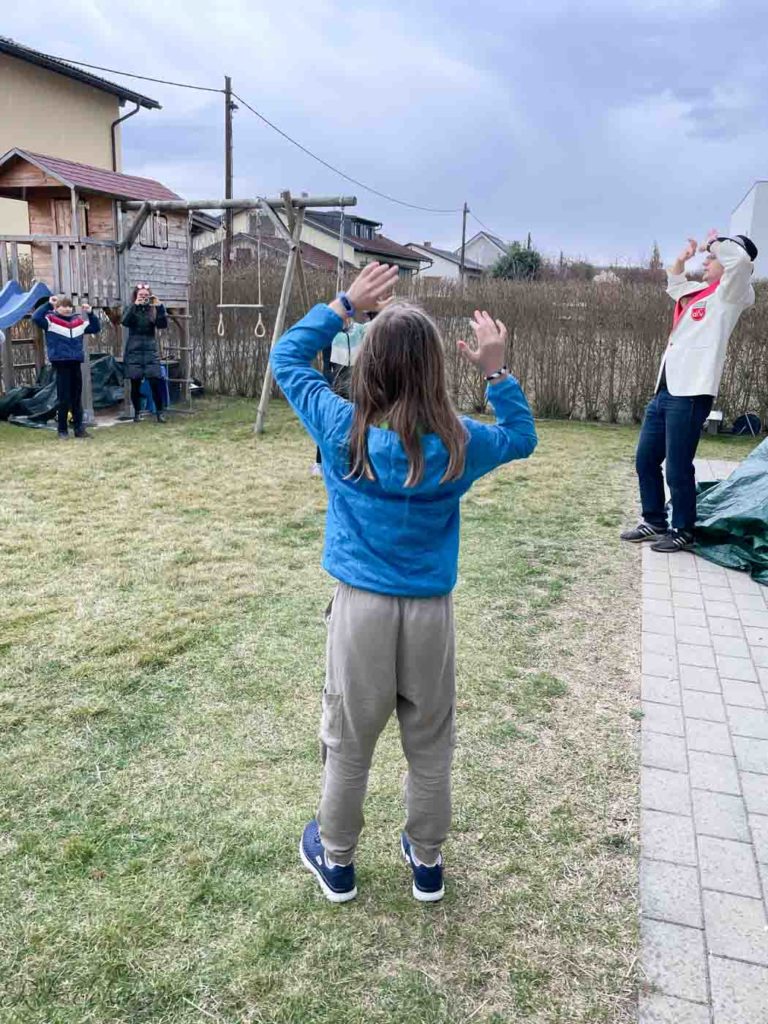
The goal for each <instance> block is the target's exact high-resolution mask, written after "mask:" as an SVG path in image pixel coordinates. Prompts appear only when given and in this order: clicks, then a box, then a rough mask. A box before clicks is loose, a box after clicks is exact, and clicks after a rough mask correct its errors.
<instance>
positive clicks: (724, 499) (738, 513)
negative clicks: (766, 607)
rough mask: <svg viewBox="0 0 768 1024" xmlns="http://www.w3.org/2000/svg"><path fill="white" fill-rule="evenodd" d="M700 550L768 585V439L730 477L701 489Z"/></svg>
mask: <svg viewBox="0 0 768 1024" xmlns="http://www.w3.org/2000/svg"><path fill="white" fill-rule="evenodd" d="M695 550H696V554H697V555H701V557H702V558H708V559H709V561H710V562H717V564H718V565H723V566H725V567H726V568H728V569H741V570H743V571H746V572H749V573H751V574H752V578H753V579H754V580H756V581H757V582H758V583H763V584H765V585H766V586H768V438H766V439H765V440H764V441H763V442H762V444H760V445H758V447H757V448H755V450H754V451H753V452H752V453H751V455H749V456H748V457H747V458H746V459H745V460H744V462H742V463H741V465H740V466H739V467H738V468H737V469H735V470H734V471H733V473H731V475H730V476H729V477H728V479H727V480H723V481H721V482H720V483H717V484H709V485H705V486H703V487H702V488H701V491H700V493H699V496H698V499H697V522H696V547H695Z"/></svg>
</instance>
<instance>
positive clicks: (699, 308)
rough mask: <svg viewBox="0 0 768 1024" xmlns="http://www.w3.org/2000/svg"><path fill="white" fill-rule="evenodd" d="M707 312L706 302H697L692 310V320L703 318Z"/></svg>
mask: <svg viewBox="0 0 768 1024" xmlns="http://www.w3.org/2000/svg"><path fill="white" fill-rule="evenodd" d="M706 313H707V304H706V302H697V303H696V305H695V306H694V307H693V309H692V310H691V320H703V319H704V317H705V316H706Z"/></svg>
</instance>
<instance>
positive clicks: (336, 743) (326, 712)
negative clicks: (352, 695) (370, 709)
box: [320, 690, 344, 750]
mask: <svg viewBox="0 0 768 1024" xmlns="http://www.w3.org/2000/svg"><path fill="white" fill-rule="evenodd" d="M343 720H344V696H343V694H341V693H328V691H327V690H323V715H322V718H321V720H320V741H321V743H322V744H323V746H325V747H327V748H328V749H329V750H338V749H339V747H340V746H341V736H342V724H343Z"/></svg>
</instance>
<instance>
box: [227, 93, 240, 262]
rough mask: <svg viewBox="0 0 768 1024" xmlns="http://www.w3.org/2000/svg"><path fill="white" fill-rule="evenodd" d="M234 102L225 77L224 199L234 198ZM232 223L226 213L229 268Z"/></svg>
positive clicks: (228, 214)
mask: <svg viewBox="0 0 768 1024" xmlns="http://www.w3.org/2000/svg"><path fill="white" fill-rule="evenodd" d="M236 109H237V108H236V106H235V104H234V103H233V102H232V79H231V78H230V77H229V75H226V76H225V77H224V198H225V199H231V198H232V111H233V110H236ZM232 221H233V211H232V210H229V209H227V210H225V211H224V265H225V266H227V267H228V266H229V263H230V260H231V259H232Z"/></svg>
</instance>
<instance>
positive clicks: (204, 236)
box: [192, 210, 431, 277]
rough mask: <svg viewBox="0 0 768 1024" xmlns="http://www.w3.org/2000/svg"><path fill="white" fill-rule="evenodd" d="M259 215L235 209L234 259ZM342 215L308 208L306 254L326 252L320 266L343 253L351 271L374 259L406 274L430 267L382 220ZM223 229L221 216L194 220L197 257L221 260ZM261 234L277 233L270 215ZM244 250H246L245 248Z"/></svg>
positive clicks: (427, 260) (253, 230) (250, 236)
mask: <svg viewBox="0 0 768 1024" xmlns="http://www.w3.org/2000/svg"><path fill="white" fill-rule="evenodd" d="M257 217H258V215H257V214H254V213H253V212H252V211H249V210H236V211H235V212H234V215H233V218H232V236H233V239H232V241H233V244H232V258H233V259H234V260H237V259H238V258H239V256H238V245H239V244H242V245H243V246H246V248H247V246H248V240H249V239H250V240H251V241H253V240H255V236H256V232H257V229H258V224H257ZM341 217H342V215H341V213H340V212H339V211H332V212H325V211H320V210H311V211H307V213H306V216H305V219H304V224H303V226H302V229H301V243H302V255H304V254H305V247H306V248H307V250H308V255H309V256H310V257H311V258H312V259H314V258H315V257H317V256H318V255H322V254H325V256H326V260H325V261H323V260H318V261H317V265H318V266H320V265H323V264H324V263H328V260H330V261H331V262H330V263H328V266H329V267H335V266H336V264H337V261H338V259H339V257H340V256H341V255H343V259H344V265H345V267H347V268H349V269H351V270H359V269H361V268H362V267H364V266H365V265H366V264H367V263H372V262H373V261H374V260H375V261H377V262H379V263H389V264H393V265H396V266H398V267H399V268H400V273H401V275H402V276H404V277H409V276H411V275H413V274H417V273H418V272H419V270H420V268H421V267H422V265H424V266H429V264H430V263H431V260H430V258H429V257H428V256H424V255H422V254H421V253H418V252H415V251H413V250H412V249H409V248H407V247H406V246H404V245H400V243H399V242H395V241H393V240H392V239H391V238H387V237H386V236H385V235H382V234H380V233H379V229H380V228H381V223H380V222H379V221H376V220H371V219H370V218H367V217H360V216H358V215H357V214H350V213H345V214H344V220H343V222H342V219H341ZM223 230H224V229H223V226H222V223H221V219H220V218H219V219H218V220H217V221H216V223H215V224H212V223H210V220H209V221H208V222H207V223H205V222H202V221H198V226H197V228H196V227H195V225H194V223H193V232H192V247H193V250H194V251H195V253H196V256H197V258H199V259H202V258H209V259H213V260H216V259H217V252H216V249H215V245H216V244H218V245H220V244H221V239H222V236H223ZM261 233H262V235H263V236H264V237H269V236H273V234H274V231H273V228H272V226H271V224H270V223H269V222H268V220H267V219H266V218H264V219H263V220H262V224H261ZM340 236H341V239H340ZM243 251H244V252H245V249H244V250H243ZM310 262H311V260H310Z"/></svg>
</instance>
